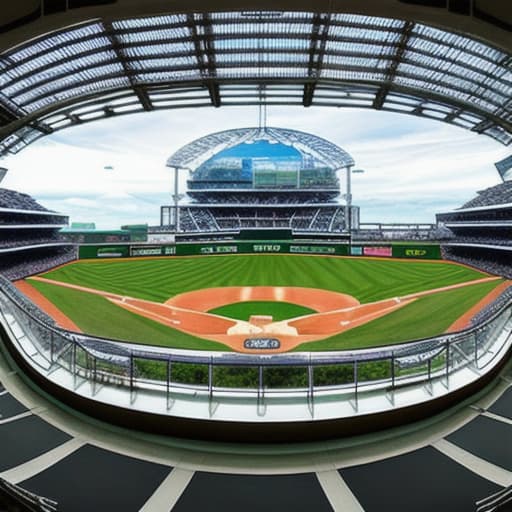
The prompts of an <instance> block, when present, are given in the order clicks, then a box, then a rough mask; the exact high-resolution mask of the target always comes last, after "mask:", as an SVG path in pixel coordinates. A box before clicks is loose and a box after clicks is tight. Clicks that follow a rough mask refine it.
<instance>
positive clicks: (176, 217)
mask: <svg viewBox="0 0 512 512" xmlns="http://www.w3.org/2000/svg"><path fill="white" fill-rule="evenodd" d="M179 200H180V197H179V184H178V167H174V224H175V226H174V230H175V231H176V233H177V232H178V231H179V225H180V217H179V205H178V203H179Z"/></svg>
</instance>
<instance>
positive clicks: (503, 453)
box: [446, 416, 512, 471]
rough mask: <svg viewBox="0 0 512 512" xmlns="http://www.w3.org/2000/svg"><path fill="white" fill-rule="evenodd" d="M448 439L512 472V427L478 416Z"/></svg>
mask: <svg viewBox="0 0 512 512" xmlns="http://www.w3.org/2000/svg"><path fill="white" fill-rule="evenodd" d="M446 439H447V440H448V441H450V443H453V444H456V445H457V446H460V447H461V448H463V449H464V450H467V451H468V452H471V453H472V454H473V455H476V456H477V457H480V458H481V459H485V460H487V461H489V462H492V463H493V464H496V465H498V466H501V467H503V468H505V469H508V470H509V471H512V425H509V424H507V423H503V422H501V421H496V420H493V419H491V418H486V417H485V416H477V417H476V418H475V419H474V420H472V421H470V422H469V423H467V424H466V425H464V426H463V427H462V428H459V430H457V431H455V432H454V433H453V434H450V435H449V436H448V437H447V438H446Z"/></svg>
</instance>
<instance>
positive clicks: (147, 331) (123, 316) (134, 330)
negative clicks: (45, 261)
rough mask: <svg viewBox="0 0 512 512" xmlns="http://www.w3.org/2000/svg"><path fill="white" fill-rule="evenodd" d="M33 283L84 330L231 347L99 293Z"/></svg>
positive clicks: (141, 340)
mask: <svg viewBox="0 0 512 512" xmlns="http://www.w3.org/2000/svg"><path fill="white" fill-rule="evenodd" d="M30 284H31V285H32V286H34V288H36V289H37V290H39V291H40V292H41V293H42V294H43V295H45V297H47V298H48V299H49V300H50V301H51V302H53V303H54V304H56V305H57V306H58V308H59V309H60V310H61V311H62V312H63V313H64V314H65V315H66V316H68V317H69V318H71V319H72V320H73V321H74V322H75V323H76V324H77V325H78V327H79V328H80V329H81V330H82V331H83V332H86V333H88V334H91V335H93V336H102V337H105V338H112V339H116V340H123V341H132V342H136V343H140V344H145V345H163V346H172V347H175V348H189V349H194V350H226V351H229V350H230V348H229V347H227V346H226V345H224V344H222V343H217V342H215V341H209V340H204V339H201V338H196V337H194V336H191V335H190V334H187V333H184V332H181V331H178V330H176V329H172V328H171V327H167V326H165V325H162V324H160V323H158V322H155V321H153V320H151V319H149V318H145V317H143V316H140V315H137V314H135V313H132V312H131V311H127V310H126V309H123V308H120V307H119V306H116V305H115V304H113V303H112V302H110V301H109V300H108V299H106V298H104V297H101V296H99V295H93V294H90V293H85V292H81V291H79V290H73V289H71V288H64V287H62V286H57V285H53V284H48V283H43V282H41V281H35V280H31V281H30Z"/></svg>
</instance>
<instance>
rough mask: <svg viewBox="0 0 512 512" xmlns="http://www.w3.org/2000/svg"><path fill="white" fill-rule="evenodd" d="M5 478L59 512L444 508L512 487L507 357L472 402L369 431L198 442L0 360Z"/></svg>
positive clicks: (463, 509)
mask: <svg viewBox="0 0 512 512" xmlns="http://www.w3.org/2000/svg"><path fill="white" fill-rule="evenodd" d="M0 476H1V477H2V478H5V479H6V480H7V481H9V482H12V483H17V484H19V485H21V486H22V487H24V488H26V489H28V490H30V491H32V492H35V493H38V494H41V495H43V496H46V497H48V498H51V499H53V500H56V501H57V502H58V503H59V511H70V512H71V511H73V512H81V511H84V512H85V511H87V512H89V511H91V510H94V511H97V512H112V511H113V510H123V511H126V512H131V511H133V512H135V511H138V510H142V511H144V512H169V511H171V510H172V511H178V512H188V511H190V512H192V511H194V512H195V511H199V510H205V511H206V510H207V511H217V510H219V511H225V512H229V511H232V510H233V511H240V510H243V511H244V512H251V511H258V512H260V511H261V510H265V511H266V512H272V511H280V512H282V511H283V510H294V511H313V510H314V511H331V510H336V511H343V512H361V511H366V512H382V511H388V510H390V511H391V510H392V511H394V512H410V511H411V510H414V511H415V512H423V511H425V512H427V511H431V510H434V509H437V510H449V511H450V512H456V511H460V512H468V511H472V510H475V507H474V504H475V501H477V500H479V499H481V498H484V497H485V496H487V495H489V494H491V493H493V492H496V491H498V490H499V489H501V488H502V487H504V486H508V485H511V484H512V362H509V364H508V365H507V367H506V368H505V370H503V371H502V373H501V375H500V377H499V378H498V379H497V380H495V381H494V383H493V385H492V386H488V387H487V388H486V389H485V390H484V392H482V393H480V394H479V395H478V396H477V397H475V398H474V399H473V400H470V401H467V402H465V403H464V404H461V405H460V406H459V407H457V408H455V409H452V410H450V411H447V412H445V413H443V414H441V415H439V416H437V417H435V418H431V419H429V420H427V421H422V422H420V423H416V424H413V425H408V426H404V427H400V428H396V429H392V430H388V431H383V432H380V433H376V434H371V435H366V436H361V437H353V438H347V439H340V440H333V441H325V442H318V443H309V444H295V445H294V444H289V445H287V444H279V445H242V444H240V445H235V444H225V443H209V442H193V441H189V440H180V439H171V438H163V437H157V436H151V435H147V434H142V433H139V432H135V431H129V430H124V429H120V428H117V427H113V426H111V425H107V424H105V423H101V422H99V421H97V420H94V419H91V418H86V417H84V416H83V415H81V414H79V413H76V412H74V411H71V410H69V409H68V408H67V407H65V406H63V405H59V404H57V403H56V402H55V401H54V400H53V399H52V398H51V397H45V396H43V395H42V394H40V393H39V392H37V390H36V389H34V388H33V385H32V384H30V383H28V382H26V381H25V380H24V378H22V376H21V375H20V374H19V373H18V370H17V369H16V368H15V367H14V366H12V363H11V362H10V361H8V360H7V359H6V358H4V356H1V357H0Z"/></svg>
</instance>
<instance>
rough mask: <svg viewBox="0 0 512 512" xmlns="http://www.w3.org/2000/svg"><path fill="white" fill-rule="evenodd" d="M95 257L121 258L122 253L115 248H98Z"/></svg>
mask: <svg viewBox="0 0 512 512" xmlns="http://www.w3.org/2000/svg"><path fill="white" fill-rule="evenodd" d="M96 256H97V257H98V258H122V257H123V256H124V253H123V251H122V250H121V249H120V248H117V247H100V248H99V249H98V250H97V252H96Z"/></svg>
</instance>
